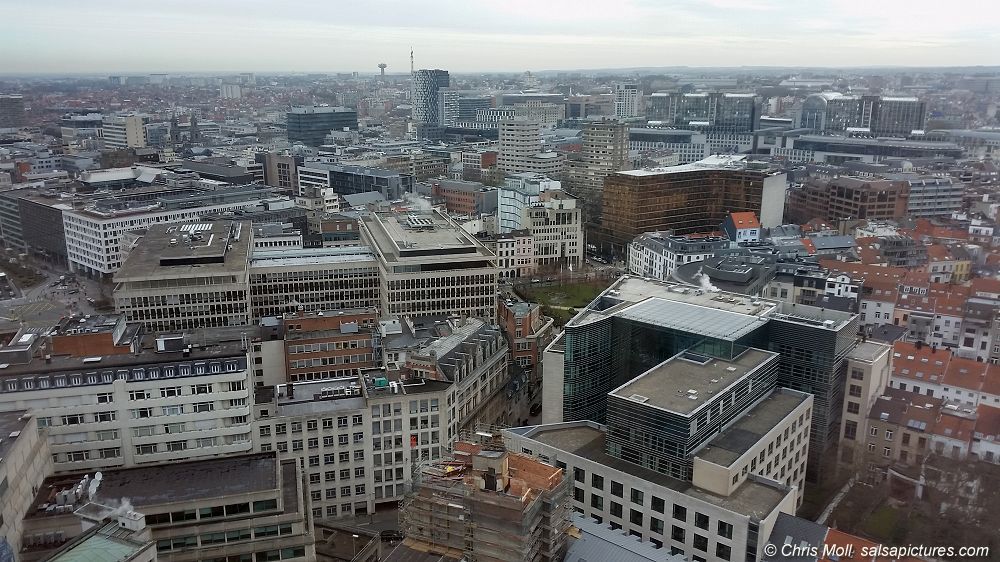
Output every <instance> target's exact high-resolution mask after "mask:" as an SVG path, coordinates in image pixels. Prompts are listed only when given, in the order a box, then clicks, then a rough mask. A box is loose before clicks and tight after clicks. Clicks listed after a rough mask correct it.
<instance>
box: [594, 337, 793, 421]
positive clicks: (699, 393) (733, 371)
mask: <svg viewBox="0 0 1000 562" xmlns="http://www.w3.org/2000/svg"><path fill="white" fill-rule="evenodd" d="M777 357H778V354H777V353H773V352H770V351H764V350H760V349H753V348H751V349H748V350H746V351H744V352H743V353H742V354H741V355H740V356H739V357H737V358H736V359H735V360H733V361H725V360H722V359H716V358H714V357H706V356H703V355H697V354H695V353H691V352H689V351H683V352H681V353H678V354H677V355H675V356H673V357H671V358H670V359H667V360H666V361H664V362H663V363H660V364H659V365H657V366H655V367H653V368H652V369H650V370H648V371H646V372H645V373H643V374H641V375H639V376H637V377H635V378H634V379H632V380H630V381H629V382H627V383H625V384H623V385H621V386H619V387H618V388H616V389H614V390H612V391H611V393H610V394H611V395H612V396H617V397H620V398H624V399H626V400H631V401H633V402H638V403H641V404H645V405H647V406H653V407H656V408H660V409H663V410H667V411H670V412H675V413H678V414H682V415H691V414H692V413H694V412H695V411H696V410H698V409H699V408H701V407H702V406H704V405H705V404H707V403H708V402H709V401H710V400H711V399H712V398H713V396H715V394H717V393H720V392H722V391H724V390H725V389H726V388H728V387H729V386H730V385H732V384H733V383H734V382H736V381H738V380H740V379H742V378H743V377H745V376H747V374H748V373H750V372H752V371H754V370H756V369H757V368H758V367H760V366H762V365H764V364H766V363H767V362H769V361H774V360H777Z"/></svg>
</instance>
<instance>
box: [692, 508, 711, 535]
mask: <svg viewBox="0 0 1000 562" xmlns="http://www.w3.org/2000/svg"><path fill="white" fill-rule="evenodd" d="M694 526H695V527H698V528H699V529H705V530H706V531H707V530H708V516H707V515H705V514H704V513H698V512H697V511H696V512H695V513H694Z"/></svg>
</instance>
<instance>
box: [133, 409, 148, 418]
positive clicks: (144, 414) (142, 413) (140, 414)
mask: <svg viewBox="0 0 1000 562" xmlns="http://www.w3.org/2000/svg"><path fill="white" fill-rule="evenodd" d="M131 413H132V419H143V418H151V417H153V409H152V408H135V409H133V410H131Z"/></svg>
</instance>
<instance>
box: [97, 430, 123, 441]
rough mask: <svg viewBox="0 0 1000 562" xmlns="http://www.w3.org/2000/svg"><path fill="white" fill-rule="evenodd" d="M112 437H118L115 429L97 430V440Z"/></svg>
mask: <svg viewBox="0 0 1000 562" xmlns="http://www.w3.org/2000/svg"><path fill="white" fill-rule="evenodd" d="M112 439H118V430H117V429H105V430H103V431H98V432H97V440H98V441H111V440H112Z"/></svg>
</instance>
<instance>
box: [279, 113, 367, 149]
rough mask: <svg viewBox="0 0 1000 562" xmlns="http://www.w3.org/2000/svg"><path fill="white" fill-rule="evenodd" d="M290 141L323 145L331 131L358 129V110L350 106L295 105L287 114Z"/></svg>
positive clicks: (309, 144)
mask: <svg viewBox="0 0 1000 562" xmlns="http://www.w3.org/2000/svg"><path fill="white" fill-rule="evenodd" d="M287 119H288V122H287V127H288V142H290V143H296V142H298V143H302V144H304V145H306V146H321V145H323V144H324V143H325V142H326V135H328V134H330V131H343V130H344V129H351V130H357V128H358V112H357V111H356V110H353V109H351V108H349V107H316V106H308V107H293V108H292V110H291V111H289V112H288V114H287Z"/></svg>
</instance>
